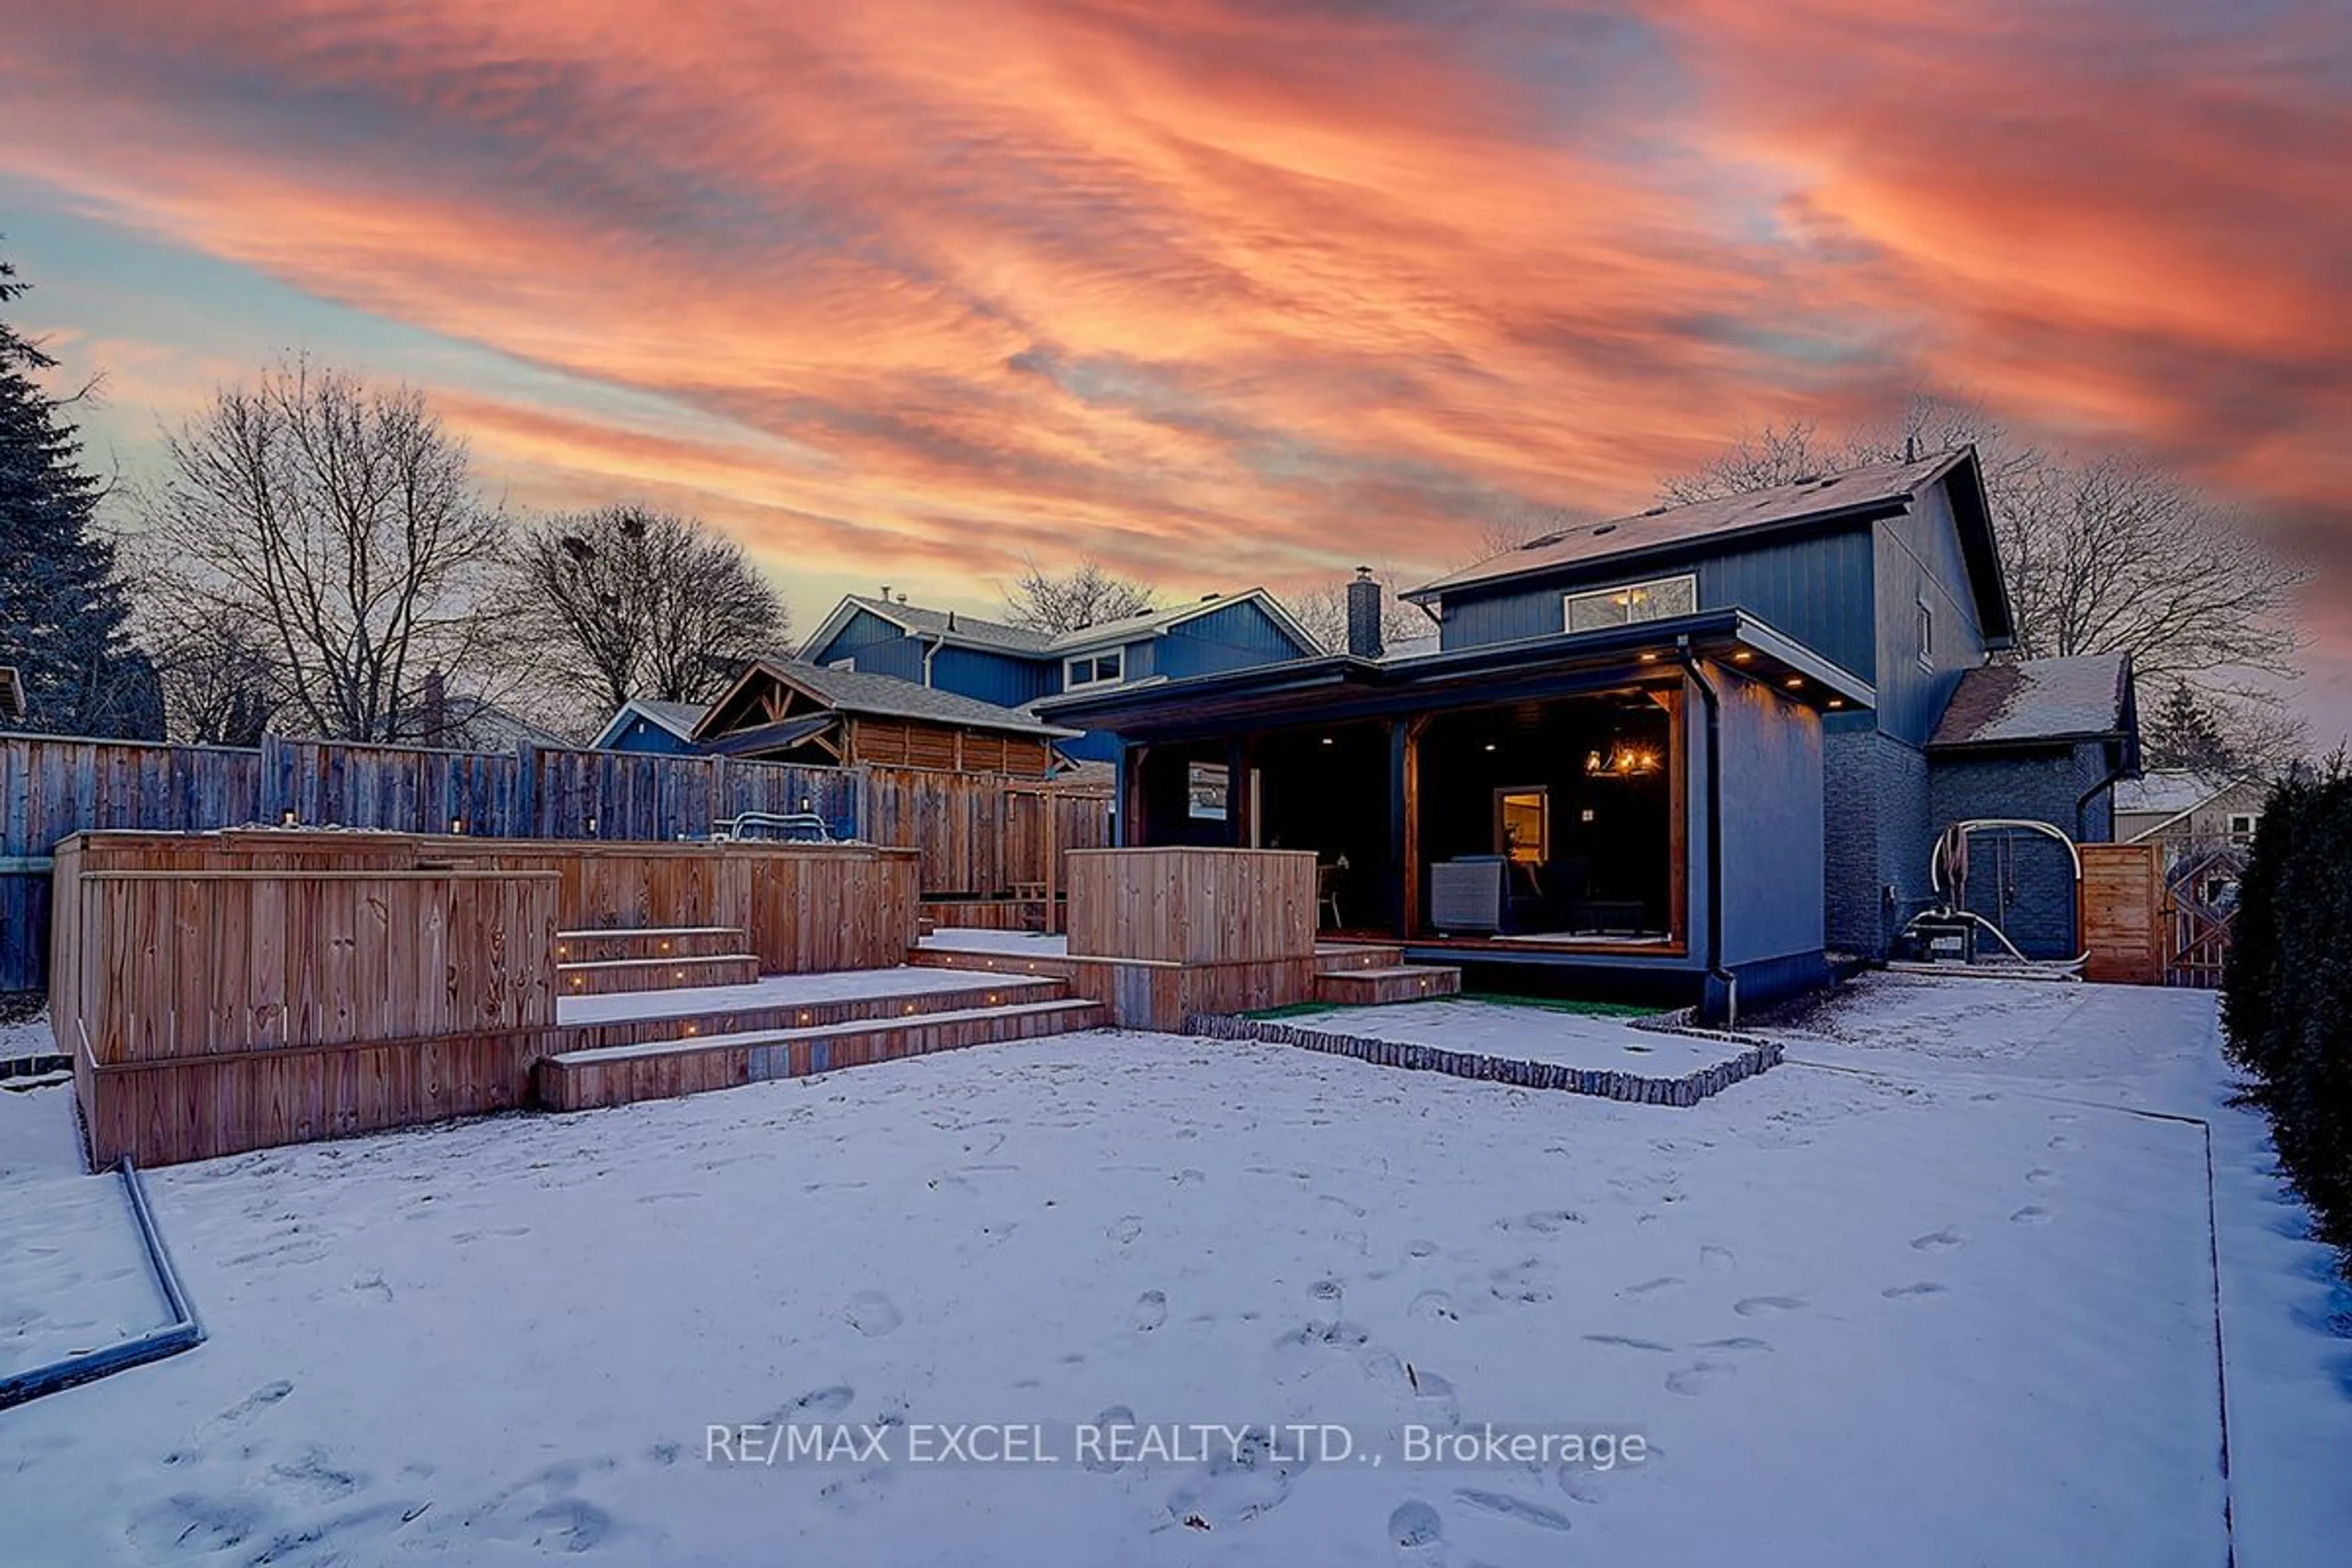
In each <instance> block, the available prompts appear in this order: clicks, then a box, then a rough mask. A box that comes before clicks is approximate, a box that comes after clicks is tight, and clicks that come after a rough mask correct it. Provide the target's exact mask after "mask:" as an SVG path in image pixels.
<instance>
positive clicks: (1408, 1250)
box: [1404, 1241, 1437, 1258]
mask: <svg viewBox="0 0 2352 1568" xmlns="http://www.w3.org/2000/svg"><path fill="white" fill-rule="evenodd" d="M1404 1255H1405V1256H1406V1257H1407V1258H1434V1257H1436V1256H1437V1243H1435V1242H1433V1241H1408V1242H1406V1243H1405V1244H1404Z"/></svg>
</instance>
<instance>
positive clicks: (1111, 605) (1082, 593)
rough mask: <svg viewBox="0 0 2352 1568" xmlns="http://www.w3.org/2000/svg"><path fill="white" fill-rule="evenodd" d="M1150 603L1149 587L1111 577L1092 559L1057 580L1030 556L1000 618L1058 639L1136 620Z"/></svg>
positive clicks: (1008, 593) (1007, 595) (1152, 600)
mask: <svg viewBox="0 0 2352 1568" xmlns="http://www.w3.org/2000/svg"><path fill="white" fill-rule="evenodd" d="M1155 601H1156V595H1154V593H1153V591H1152V589H1151V588H1150V586H1149V585H1148V584H1142V583H1139V582H1136V581H1134V580H1132V579H1130V578H1126V577H1115V576H1113V575H1111V574H1110V573H1109V572H1108V571H1106V570H1104V568H1103V564H1102V563H1101V562H1099V561H1097V560H1096V559H1095V558H1094V557H1093V556H1091V555H1088V556H1085V557H1083V558H1081V559H1080V560H1079V562H1078V563H1077V564H1076V566H1073V567H1072V568H1070V570H1068V571H1067V572H1063V573H1059V574H1056V573H1051V572H1048V571H1046V570H1045V568H1044V567H1043V566H1040V565H1039V564H1037V558H1036V557H1035V556H1034V555H1033V556H1029V557H1027V558H1026V562H1025V565H1024V570H1023V571H1022V574H1021V575H1020V577H1019V578H1017V579H1016V580H1015V581H1014V582H1013V586H1012V587H1011V588H1009V589H1007V590H1006V591H1005V595H1004V614H1005V618H1006V619H1007V620H1009V621H1011V622H1012V623H1013V625H1014V626H1027V627H1028V628H1029V629H1031V630H1032V631H1039V632H1044V633H1045V634H1046V635H1048V636H1059V635H1060V634H1061V633H1063V632H1075V631H1080V630H1083V629H1084V628H1086V627H1087V626H1100V625H1102V624H1103V623H1104V622H1105V621H1116V620H1122V619H1124V618H1126V617H1127V616H1139V615H1141V614H1143V613H1144V612H1145V611H1146V610H1149V609H1151V608H1153V607H1154V605H1155Z"/></svg>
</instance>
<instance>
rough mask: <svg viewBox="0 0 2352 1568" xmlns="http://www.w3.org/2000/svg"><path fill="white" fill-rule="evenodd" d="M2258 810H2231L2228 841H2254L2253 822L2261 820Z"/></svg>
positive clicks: (2241, 843)
mask: <svg viewBox="0 0 2352 1568" xmlns="http://www.w3.org/2000/svg"><path fill="white" fill-rule="evenodd" d="M2262 816H2263V814H2262V813H2261V812H2259V811H2233V812H2231V814H2230V842H2231V843H2232V844H2239V845H2245V844H2252V842H2253V841H2254V824H2255V823H2257V822H2260V821H2261V820H2262Z"/></svg>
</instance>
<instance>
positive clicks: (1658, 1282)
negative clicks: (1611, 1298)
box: [1617, 1274, 1683, 1296]
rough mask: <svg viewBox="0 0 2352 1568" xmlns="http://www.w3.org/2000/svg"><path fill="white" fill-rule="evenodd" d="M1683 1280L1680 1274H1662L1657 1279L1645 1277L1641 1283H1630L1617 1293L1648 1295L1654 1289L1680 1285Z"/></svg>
mask: <svg viewBox="0 0 2352 1568" xmlns="http://www.w3.org/2000/svg"><path fill="white" fill-rule="evenodd" d="M1682 1282H1683V1280H1682V1276H1681V1275H1679V1274H1661V1275H1659V1276H1658V1277H1657V1278H1656V1279H1644V1280H1643V1281H1642V1282H1641V1283H1640V1284H1639V1285H1628V1286H1626V1287H1625V1289H1622V1290H1620V1291H1618V1292H1617V1294H1619V1295H1620V1296H1647V1295H1649V1294H1650V1293H1651V1292H1653V1291H1656V1290H1664V1289H1670V1288H1671V1287H1673V1286H1676V1285H1679V1284H1681V1283H1682Z"/></svg>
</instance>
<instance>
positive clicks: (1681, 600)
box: [1563, 573, 1698, 632]
mask: <svg viewBox="0 0 2352 1568" xmlns="http://www.w3.org/2000/svg"><path fill="white" fill-rule="evenodd" d="M1563 609H1564V613H1565V616H1566V626H1567V628H1568V629H1569V630H1570V631H1572V632H1597V631H1600V630H1601V628H1603V627H1605V626H1631V625H1633V623H1634V622H1636V621H1662V620H1664V619H1666V618H1668V617H1669V616H1688V615H1695V614H1696V613H1697V610H1698V578H1697V577H1696V576H1694V575H1692V574H1688V573H1685V574H1683V575H1682V576H1680V577H1653V578H1651V579H1650V580H1649V581H1647V582H1645V583H1620V584H1617V585H1616V586H1615V587H1613V588H1596V589H1594V590H1592V591H1591V593H1585V594H1570V595H1568V596H1567V598H1566V600H1565V601H1564V604H1563Z"/></svg>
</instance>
